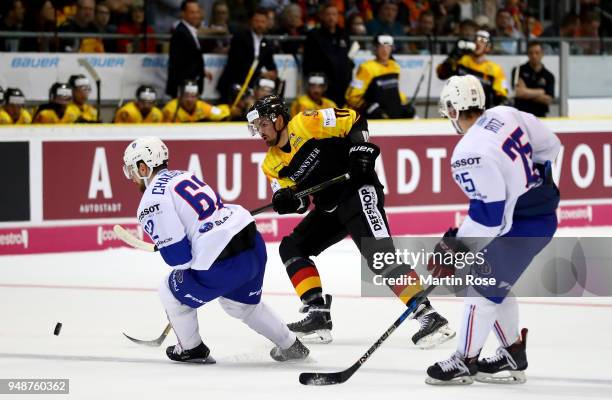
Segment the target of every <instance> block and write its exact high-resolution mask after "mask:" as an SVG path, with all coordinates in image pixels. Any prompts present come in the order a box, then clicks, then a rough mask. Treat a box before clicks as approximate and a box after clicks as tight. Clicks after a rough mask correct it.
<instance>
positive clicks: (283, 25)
mask: <svg viewBox="0 0 612 400" xmlns="http://www.w3.org/2000/svg"><path fill="white" fill-rule="evenodd" d="M276 33H277V34H279V35H287V36H289V37H295V36H303V35H306V29H305V28H304V21H303V20H302V9H301V8H300V6H299V5H297V4H293V3H292V4H289V5H288V6H287V7H285V9H284V10H283V12H282V13H281V15H280V28H279V29H278V30H277V31H276ZM280 48H281V50H282V51H283V53H287V54H297V53H301V52H302V51H303V48H302V43H301V41H283V42H282V43H281V45H280Z"/></svg>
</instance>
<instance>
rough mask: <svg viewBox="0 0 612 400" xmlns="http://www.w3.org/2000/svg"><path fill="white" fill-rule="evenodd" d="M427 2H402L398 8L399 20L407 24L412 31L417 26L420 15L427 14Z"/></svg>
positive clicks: (418, 0)
mask: <svg viewBox="0 0 612 400" xmlns="http://www.w3.org/2000/svg"><path fill="white" fill-rule="evenodd" d="M429 8H430V4H429V1H428V0H402V1H400V6H399V20H400V21H405V22H407V23H408V26H409V30H414V29H416V27H417V26H418V24H419V19H420V18H421V14H422V13H424V12H429V11H430V10H429Z"/></svg>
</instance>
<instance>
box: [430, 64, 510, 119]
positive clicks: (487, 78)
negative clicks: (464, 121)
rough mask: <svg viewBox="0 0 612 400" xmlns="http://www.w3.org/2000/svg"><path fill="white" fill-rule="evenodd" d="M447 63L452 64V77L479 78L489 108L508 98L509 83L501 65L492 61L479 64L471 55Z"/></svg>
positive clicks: (440, 67)
mask: <svg viewBox="0 0 612 400" xmlns="http://www.w3.org/2000/svg"><path fill="white" fill-rule="evenodd" d="M445 63H450V69H451V74H452V75H473V76H475V77H476V78H478V80H479V81H480V83H482V88H483V89H484V92H485V98H486V107H487V108H489V107H493V106H496V105H499V104H502V103H503V102H504V101H505V99H506V98H507V97H508V81H507V80H506V74H505V73H504V70H503V68H502V67H501V66H500V65H499V64H497V63H495V62H493V61H491V60H484V61H483V62H481V63H478V62H476V59H475V58H474V57H473V56H471V55H469V54H466V55H464V56H462V57H461V58H460V59H459V61H457V62H454V61H452V60H451V61H449V60H447V61H446V62H445ZM443 65H444V63H443V64H440V65H438V69H437V70H438V75H441V73H440V72H441V70H443ZM440 78H441V79H447V78H448V77H446V76H445V74H442V76H440Z"/></svg>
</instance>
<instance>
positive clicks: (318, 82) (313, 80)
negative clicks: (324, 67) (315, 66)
mask: <svg viewBox="0 0 612 400" xmlns="http://www.w3.org/2000/svg"><path fill="white" fill-rule="evenodd" d="M306 84H307V85H306V94H304V95H302V96H300V97H298V98H297V99H295V101H294V102H293V104H292V105H291V117H295V116H296V115H297V114H298V113H301V112H303V111H311V110H321V109H324V108H337V107H338V106H337V105H336V103H334V101H333V100H331V99H328V98H327V97H325V92H326V91H327V77H326V76H325V74H324V73H322V72H311V73H310V74H308V78H307V81H306Z"/></svg>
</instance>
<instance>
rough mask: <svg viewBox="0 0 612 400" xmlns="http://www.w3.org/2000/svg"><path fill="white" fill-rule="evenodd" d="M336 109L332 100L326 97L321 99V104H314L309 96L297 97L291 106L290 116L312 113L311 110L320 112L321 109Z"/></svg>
mask: <svg viewBox="0 0 612 400" xmlns="http://www.w3.org/2000/svg"><path fill="white" fill-rule="evenodd" d="M336 107H338V106H337V105H336V103H334V101H333V100H330V99H328V98H327V97H323V98H322V99H321V104H317V103H315V102H314V101H313V100H312V99H311V98H310V96H308V95H307V94H305V95H303V96H300V97H298V98H297V99H295V101H294V102H293V104H292V105H291V116H292V117H295V116H296V115H297V114H299V113H301V112H304V111H313V110H321V109H323V108H336Z"/></svg>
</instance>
